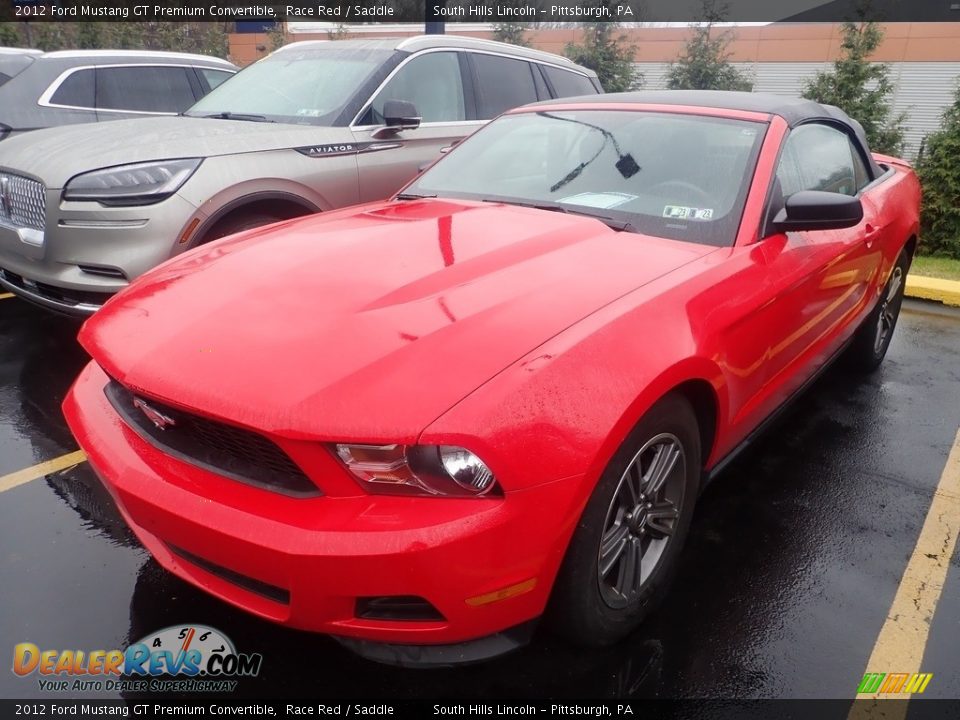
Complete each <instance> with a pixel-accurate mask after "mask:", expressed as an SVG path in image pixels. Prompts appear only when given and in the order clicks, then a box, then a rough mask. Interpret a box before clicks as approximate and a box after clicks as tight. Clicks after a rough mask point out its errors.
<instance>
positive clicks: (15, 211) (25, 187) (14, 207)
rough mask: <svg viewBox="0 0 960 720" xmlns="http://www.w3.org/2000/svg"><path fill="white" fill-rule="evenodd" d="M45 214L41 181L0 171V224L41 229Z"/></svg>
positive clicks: (45, 208)
mask: <svg viewBox="0 0 960 720" xmlns="http://www.w3.org/2000/svg"><path fill="white" fill-rule="evenodd" d="M46 215H47V198H46V189H45V188H44V187H43V183H40V182H37V181H36V180H31V179H30V178H26V177H23V176H22V175H14V174H12V173H8V172H2V171H0V224H3V225H8V226H11V227H16V228H31V229H33V230H41V231H42V230H43V226H44V221H45V219H46Z"/></svg>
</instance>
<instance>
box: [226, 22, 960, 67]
mask: <svg viewBox="0 0 960 720" xmlns="http://www.w3.org/2000/svg"><path fill="white" fill-rule="evenodd" d="M883 29H884V39H883V43H882V45H881V46H880V47H879V48H878V50H877V53H876V55H875V56H874V59H875V60H876V61H877V62H946V61H960V22H956V23H885V24H884V25H883ZM420 32H422V26H420V25H418V24H410V25H390V26H384V27H383V29H382V30H381V29H380V28H377V26H366V27H364V28H362V29H358V31H356V32H354V34H353V35H352V36H353V37H391V36H393V37H395V36H398V35H417V34H419V33H420ZM447 32H448V33H450V34H458V35H469V36H472V37H482V38H489V37H490V36H491V33H490V31H489V29H486V28H485V27H484V26H482V25H477V24H474V25H469V24H468V25H458V24H457V23H448V24H447ZM729 32H730V33H731V37H732V42H731V43H730V47H729V50H730V52H731V59H732V60H734V61H736V62H828V61H833V60H836V59H837V57H838V56H839V54H840V37H841V35H840V24H839V23H787V24H774V25H765V26H747V27H733V28H729ZM623 33H624V34H625V35H626V36H627V37H628V38H629V40H630V41H631V42H632V43H633V44H634V45H635V46H636V52H635V57H634V59H635V60H636V61H637V62H641V63H646V62H669V61H671V60H674V59H676V58H677V57H678V56H679V55H680V53H681V52H682V51H683V48H684V45H685V43H686V41H687V39H688V37H689V35H690V30H689V29H687V28H630V29H624V30H623ZM528 37H529V39H530V41H531V44H532V45H533V46H534V47H536V48H539V49H541V50H546V51H547V52H553V53H562V52H563V48H564V47H565V46H566V45H567V43H569V42H577V41H579V40H580V39H581V31H580V30H579V29H576V28H564V29H540V30H531V31H530V32H529V34H528ZM289 38H290V39H291V40H326V39H327V35H326V33H324V32H314V33H295V34H294V33H289ZM269 49H270V38H269V36H267V35H265V34H263V33H251V34H241V33H235V34H233V35H231V36H230V59H231V60H233V62H235V63H237V64H238V65H247V64H249V63H251V62H253V61H255V60H257V59H259V58H261V57H263V56H264V55H266V54H267V53H268V52H269Z"/></svg>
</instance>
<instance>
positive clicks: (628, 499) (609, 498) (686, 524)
mask: <svg viewBox="0 0 960 720" xmlns="http://www.w3.org/2000/svg"><path fill="white" fill-rule="evenodd" d="M700 444H701V436H700V430H699V423H698V421H697V415H696V413H695V412H694V410H693V407H692V405H691V404H690V402H689V401H688V400H687V398H686V397H684V396H683V395H681V394H679V393H670V394H669V395H666V396H664V397H663V398H661V399H660V400H659V401H657V402H656V403H655V404H654V405H653V406H652V407H651V408H650V409H649V410H648V411H647V412H646V413H645V414H644V416H643V417H642V418H641V419H640V421H639V422H638V423H637V424H636V426H634V428H633V429H632V430H631V431H630V432H629V433H628V434H627V436H626V437H625V438H624V440H623V442H622V443H621V444H620V447H619V448H618V449H617V451H616V452H615V453H614V454H613V457H611V458H610V460H609V462H608V463H607V466H606V468H605V469H604V471H603V473H601V475H600V477H599V479H598V480H597V482H596V484H595V485H594V486H593V487H592V488H591V492H590V497H589V498H588V500H587V502H586V506H585V507H584V509H583V511H582V513H581V515H580V518H579V521H578V522H577V526H576V528H575V529H574V532H573V535H572V537H571V538H570V544H569V545H568V547H567V552H566V554H565V556H564V559H563V563H562V565H561V567H560V571H559V572H558V573H557V578H556V581H555V583H554V587H553V593H552V595H551V597H550V603H549V605H548V607H547V613H546V620H547V623H548V625H549V626H550V627H552V628H553V630H554V631H556V632H558V633H560V634H562V635H564V636H565V637H567V638H568V639H570V640H572V641H573V642H575V643H577V644H578V645H584V646H588V647H596V646H602V645H610V644H612V643H615V642H617V641H618V640H621V639H622V638H624V637H626V636H627V635H629V634H630V633H631V632H632V631H633V630H634V629H636V627H637V626H638V625H639V624H640V623H641V622H642V621H643V619H644V618H645V617H646V616H647V615H648V614H649V613H650V612H651V611H652V610H653V609H654V608H655V607H656V606H657V604H658V603H659V602H660V600H661V599H662V598H663V596H664V595H665V594H666V592H667V590H668V589H669V587H670V583H671V581H672V579H673V576H674V575H675V574H676V570H677V567H678V566H679V564H680V563H679V560H680V554H681V552H682V550H683V544H684V540H685V539H686V536H687V534H688V532H689V529H690V520H691V519H692V517H693V508H694V504H695V503H696V499H697V491H698V488H699V484H700V472H701V470H702V466H701V462H700V458H701V457H702V455H703V453H702V450H701V447H700Z"/></svg>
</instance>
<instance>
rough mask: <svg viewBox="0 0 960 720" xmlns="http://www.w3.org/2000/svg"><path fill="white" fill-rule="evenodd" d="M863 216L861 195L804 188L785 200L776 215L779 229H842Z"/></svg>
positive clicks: (858, 221)
mask: <svg viewBox="0 0 960 720" xmlns="http://www.w3.org/2000/svg"><path fill="white" fill-rule="evenodd" d="M861 220H863V205H861V204H860V198H855V197H851V196H849V195H841V194H840V193H832V192H823V191H820V190H801V191H800V192H797V193H794V194H793V195H791V196H790V197H788V198H787V199H786V201H785V202H784V208H783V210H781V211H780V212H778V213H777V216H776V217H775V218H774V219H773V229H774V230H776V231H777V232H796V231H798V230H839V229H841V228H848V227H853V226H854V225H857V224H859V223H860V221H861Z"/></svg>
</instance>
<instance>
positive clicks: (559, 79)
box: [544, 66, 597, 97]
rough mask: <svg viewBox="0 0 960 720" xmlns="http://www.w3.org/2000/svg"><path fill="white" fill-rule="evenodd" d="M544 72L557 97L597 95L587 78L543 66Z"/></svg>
mask: <svg viewBox="0 0 960 720" xmlns="http://www.w3.org/2000/svg"><path fill="white" fill-rule="evenodd" d="M544 70H546V71H547V77H548V78H550V84H551V85H553V89H554V91H555V92H556V93H557V97H572V96H574V95H596V94H597V89H596V88H595V87H594V86H593V83H592V82H590V78H588V77H585V76H583V75H578V74H576V73H572V72H567V71H566V70H560V69H559V68H554V67H547V66H545V67H544Z"/></svg>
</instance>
